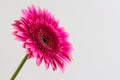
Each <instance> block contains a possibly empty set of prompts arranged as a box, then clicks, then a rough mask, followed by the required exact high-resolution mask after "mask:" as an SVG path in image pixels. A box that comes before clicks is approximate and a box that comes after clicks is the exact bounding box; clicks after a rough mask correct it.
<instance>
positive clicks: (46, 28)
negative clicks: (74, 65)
mask: <svg viewBox="0 0 120 80" xmlns="http://www.w3.org/2000/svg"><path fill="white" fill-rule="evenodd" d="M22 13H23V16H22V17H21V18H20V19H19V20H15V22H14V23H13V24H12V25H13V26H14V28H15V31H14V32H13V34H14V35H15V36H16V39H17V40H20V41H22V42H23V47H24V48H26V51H27V54H28V58H36V64H37V65H38V66H39V65H40V64H41V62H42V61H44V63H45V68H46V69H48V68H49V66H50V65H51V66H52V69H53V70H56V69H57V67H59V68H60V69H61V70H62V71H64V68H65V65H66V63H69V62H71V53H70V51H71V44H70V43H69V42H68V41H67V37H68V33H66V32H65V31H64V29H63V28H60V27H59V24H58V21H56V20H55V18H54V16H52V15H51V14H50V13H49V12H48V11H47V10H42V9H40V7H38V9H37V10H36V8H35V7H34V6H33V5H32V6H31V7H28V9H24V10H22Z"/></svg>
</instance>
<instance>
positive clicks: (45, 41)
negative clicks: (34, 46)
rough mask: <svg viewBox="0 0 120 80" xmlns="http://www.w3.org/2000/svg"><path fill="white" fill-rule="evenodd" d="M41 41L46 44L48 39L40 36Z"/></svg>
mask: <svg viewBox="0 0 120 80" xmlns="http://www.w3.org/2000/svg"><path fill="white" fill-rule="evenodd" d="M42 41H43V42H44V43H45V44H47V45H48V43H49V41H48V39H47V38H46V37H44V36H43V37H42Z"/></svg>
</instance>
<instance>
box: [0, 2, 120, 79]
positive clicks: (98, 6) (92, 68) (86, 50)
mask: <svg viewBox="0 0 120 80" xmlns="http://www.w3.org/2000/svg"><path fill="white" fill-rule="evenodd" d="M31 4H34V5H36V6H37V5H40V6H41V7H42V8H47V9H48V10H49V11H50V12H52V13H53V14H55V16H56V18H57V19H59V20H60V26H64V27H65V30H66V31H67V32H69V33H70V37H69V41H70V42H71V43H72V44H73V47H74V51H72V55H73V58H74V60H73V61H72V63H71V64H70V65H68V67H67V68H66V70H65V73H64V74H62V72H61V71H60V70H59V69H58V70H57V71H55V72H53V71H52V70H51V69H49V70H47V71H46V70H45V68H44V65H43V64H42V65H41V66H40V67H37V66H36V63H35V59H30V60H28V61H27V62H26V63H25V65H24V67H23V68H22V70H21V72H20V73H19V75H18V76H17V77H16V80H120V1H119V0H0V37H1V38H0V80H9V79H10V76H11V75H12V74H13V72H14V71H15V69H16V67H17V66H18V64H19V63H20V61H21V59H22V58H23V57H24V55H25V49H23V48H22V47H21V45H22V43H21V42H19V41H16V40H15V39H14V36H13V35H11V33H12V32H13V27H12V26H11V24H12V23H13V21H14V20H15V19H19V17H20V16H21V9H24V8H26V7H27V6H30V5H31Z"/></svg>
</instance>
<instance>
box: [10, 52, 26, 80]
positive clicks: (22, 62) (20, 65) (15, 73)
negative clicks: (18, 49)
mask: <svg viewBox="0 0 120 80" xmlns="http://www.w3.org/2000/svg"><path fill="white" fill-rule="evenodd" d="M27 57H28V55H27V54H26V55H25V57H24V58H23V60H22V61H21V62H20V64H19V65H18V67H17V69H16V71H15V72H14V74H13V75H12V77H11V78H10V80H14V79H15V77H16V76H17V74H18V73H19V71H20V70H21V68H22V67H23V65H24V63H25V61H26V60H27Z"/></svg>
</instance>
